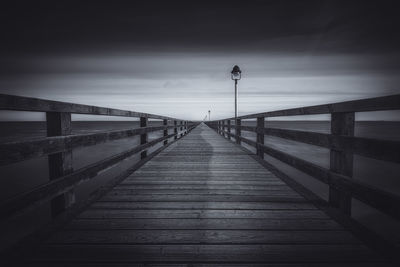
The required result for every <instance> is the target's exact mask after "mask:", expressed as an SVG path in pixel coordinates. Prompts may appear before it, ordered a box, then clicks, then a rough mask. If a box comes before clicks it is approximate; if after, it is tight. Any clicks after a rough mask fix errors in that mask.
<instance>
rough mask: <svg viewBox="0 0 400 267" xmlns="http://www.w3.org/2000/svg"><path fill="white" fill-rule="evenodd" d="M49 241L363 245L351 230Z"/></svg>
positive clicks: (107, 235) (162, 233)
mask: <svg viewBox="0 0 400 267" xmlns="http://www.w3.org/2000/svg"><path fill="white" fill-rule="evenodd" d="M46 243H48V244H98V243H101V244H135V245H136V244H324V245H326V244H360V241H358V240H356V239H355V238H354V237H353V236H352V235H351V234H350V233H349V232H347V231H335V230H332V231H316V230H315V231H304V230H303V231H296V230H290V231H287V230H285V231H280V230H273V231H263V230H170V229H169V230H122V229H120V230H118V231H115V230H111V231H110V230H100V231H99V230H97V231H95V230H84V231H77V230H69V231H62V232H59V233H57V234H56V235H54V236H53V237H52V238H50V239H49V240H48V241H47V242H46Z"/></svg>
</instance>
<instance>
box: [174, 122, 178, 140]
mask: <svg viewBox="0 0 400 267" xmlns="http://www.w3.org/2000/svg"><path fill="white" fill-rule="evenodd" d="M177 125H178V122H177V121H174V126H175V127H174V134H175V136H174V140H176V139H178V128H177Z"/></svg>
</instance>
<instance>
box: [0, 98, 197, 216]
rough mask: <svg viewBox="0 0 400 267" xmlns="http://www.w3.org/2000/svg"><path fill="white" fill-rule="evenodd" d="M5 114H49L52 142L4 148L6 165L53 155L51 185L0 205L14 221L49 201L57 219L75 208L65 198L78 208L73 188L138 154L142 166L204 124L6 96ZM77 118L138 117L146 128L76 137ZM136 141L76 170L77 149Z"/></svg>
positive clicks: (1, 155)
mask: <svg viewBox="0 0 400 267" xmlns="http://www.w3.org/2000/svg"><path fill="white" fill-rule="evenodd" d="M0 110H15V111H31V112H45V113H46V126H47V137H42V138H35V139H31V140H25V141H13V142H7V143H1V144H0V166H2V165H8V164H12V163H15V162H19V161H24V160H28V159H31V158H36V157H41V156H45V155H47V156H48V159H49V176H50V177H49V178H50V181H49V182H47V183H44V184H42V185H40V186H38V187H36V188H33V189H31V190H30V191H26V192H23V193H21V194H19V195H16V196H14V197H11V198H9V199H7V200H5V201H3V202H2V203H0V210H1V211H2V212H1V215H0V218H8V217H12V216H14V215H15V214H19V213H21V212H24V211H25V210H27V209H30V208H32V207H36V206H37V205H39V204H42V203H44V202H45V201H48V200H51V202H52V215H53V216H54V217H55V216H57V215H58V214H60V213H62V212H63V211H65V210H66V209H68V208H69V207H70V204H68V202H69V201H70V200H62V199H61V201H60V198H61V197H66V198H65V199H67V198H70V199H71V203H73V198H74V196H73V192H72V191H71V189H73V188H74V187H75V186H76V185H78V184H79V183H80V182H82V181H84V180H88V179H91V178H92V177H95V176H97V175H98V174H99V173H101V172H103V171H105V170H107V169H109V168H111V167H112V166H115V165H116V164H118V163H119V162H121V161H122V160H124V159H127V158H128V157H131V156H133V155H134V154H137V153H140V161H139V162H138V163H137V164H136V165H135V166H141V164H142V163H144V162H146V161H147V160H148V159H149V158H151V157H153V156H154V155H156V154H157V153H159V152H160V151H161V150H162V149H163V148H165V147H166V146H167V145H168V143H169V139H170V138H174V141H175V140H177V139H178V138H180V137H183V135H185V134H187V133H188V132H189V131H191V130H192V129H193V128H194V127H196V126H197V125H198V123H194V122H192V121H187V120H179V119H175V118H171V117H166V116H160V115H154V114H148V113H140V112H135V111H126V110H119V109H112V108H105V107H97V106H89V105H82V104H75V103H67V102H60V101H52V100H45V99H38V98H31V97H21V96H13V95H5V94H0ZM71 114H91V115H107V116H124V117H138V118H140V126H139V127H137V128H132V129H122V130H113V131H104V132H96V133H88V134H72V131H71V128H72V124H71ZM149 118H151V119H160V120H162V125H161V126H149V125H148V119H149ZM168 121H173V125H171V124H169V123H168ZM171 128H173V129H174V131H173V133H170V134H169V133H168V129H171ZM155 131H163V136H162V137H159V138H156V139H154V140H151V141H149V140H148V133H151V132H155ZM133 136H140V143H139V145H136V146H134V147H133V148H129V149H127V150H125V151H123V152H120V153H118V154H115V155H112V156H110V157H108V158H106V159H103V160H100V161H97V162H95V163H93V164H90V165H88V166H86V167H83V168H81V169H78V170H73V167H72V150H73V149H74V148H78V147H84V146H92V145H96V144H100V143H105V142H109V141H114V140H119V139H122V138H129V137H133ZM159 143H161V144H162V145H163V146H162V147H160V148H159V149H157V150H156V151H154V152H152V153H151V154H150V155H147V149H149V148H151V147H153V146H154V145H157V144H159ZM130 171H132V172H133V171H134V168H132V169H130ZM124 175H128V173H127V172H125V174H124ZM117 177H118V179H120V178H121V177H120V176H117ZM68 194H69V196H68ZM53 204H54V205H53ZM53 206H54V209H53Z"/></svg>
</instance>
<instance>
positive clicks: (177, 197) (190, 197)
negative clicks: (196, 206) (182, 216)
mask: <svg viewBox="0 0 400 267" xmlns="http://www.w3.org/2000/svg"><path fill="white" fill-rule="evenodd" d="M210 197H212V202H218V201H224V202H226V201H234V202H239V201H240V202H248V201H250V202H254V201H262V202H264V201H276V202H298V201H302V202H304V201H305V200H304V198H303V197H301V196H300V195H293V194H291V195H286V194H283V195H282V194H281V195H277V194H275V195H272V194H268V195H254V196H248V195H232V194H219V195H211V196H210V195H207V194H195V193H193V194H186V195H182V194H172V195H171V194H169V195H167V194H157V195H155V194H146V195H143V194H142V195H139V194H137V195H132V194H120V192H112V193H110V194H108V195H106V196H104V197H103V198H102V199H103V200H104V201H182V202H183V201H189V202H190V201H205V202H210V201H211V199H210Z"/></svg>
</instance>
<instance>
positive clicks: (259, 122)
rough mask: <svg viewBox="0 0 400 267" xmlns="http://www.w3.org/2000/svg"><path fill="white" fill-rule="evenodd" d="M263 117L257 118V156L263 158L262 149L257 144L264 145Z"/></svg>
mask: <svg viewBox="0 0 400 267" xmlns="http://www.w3.org/2000/svg"><path fill="white" fill-rule="evenodd" d="M264 122H265V118H264V117H258V118H257V129H256V132H257V156H259V157H260V158H262V159H264V151H263V149H262V148H260V147H259V146H258V144H261V145H264Z"/></svg>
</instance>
